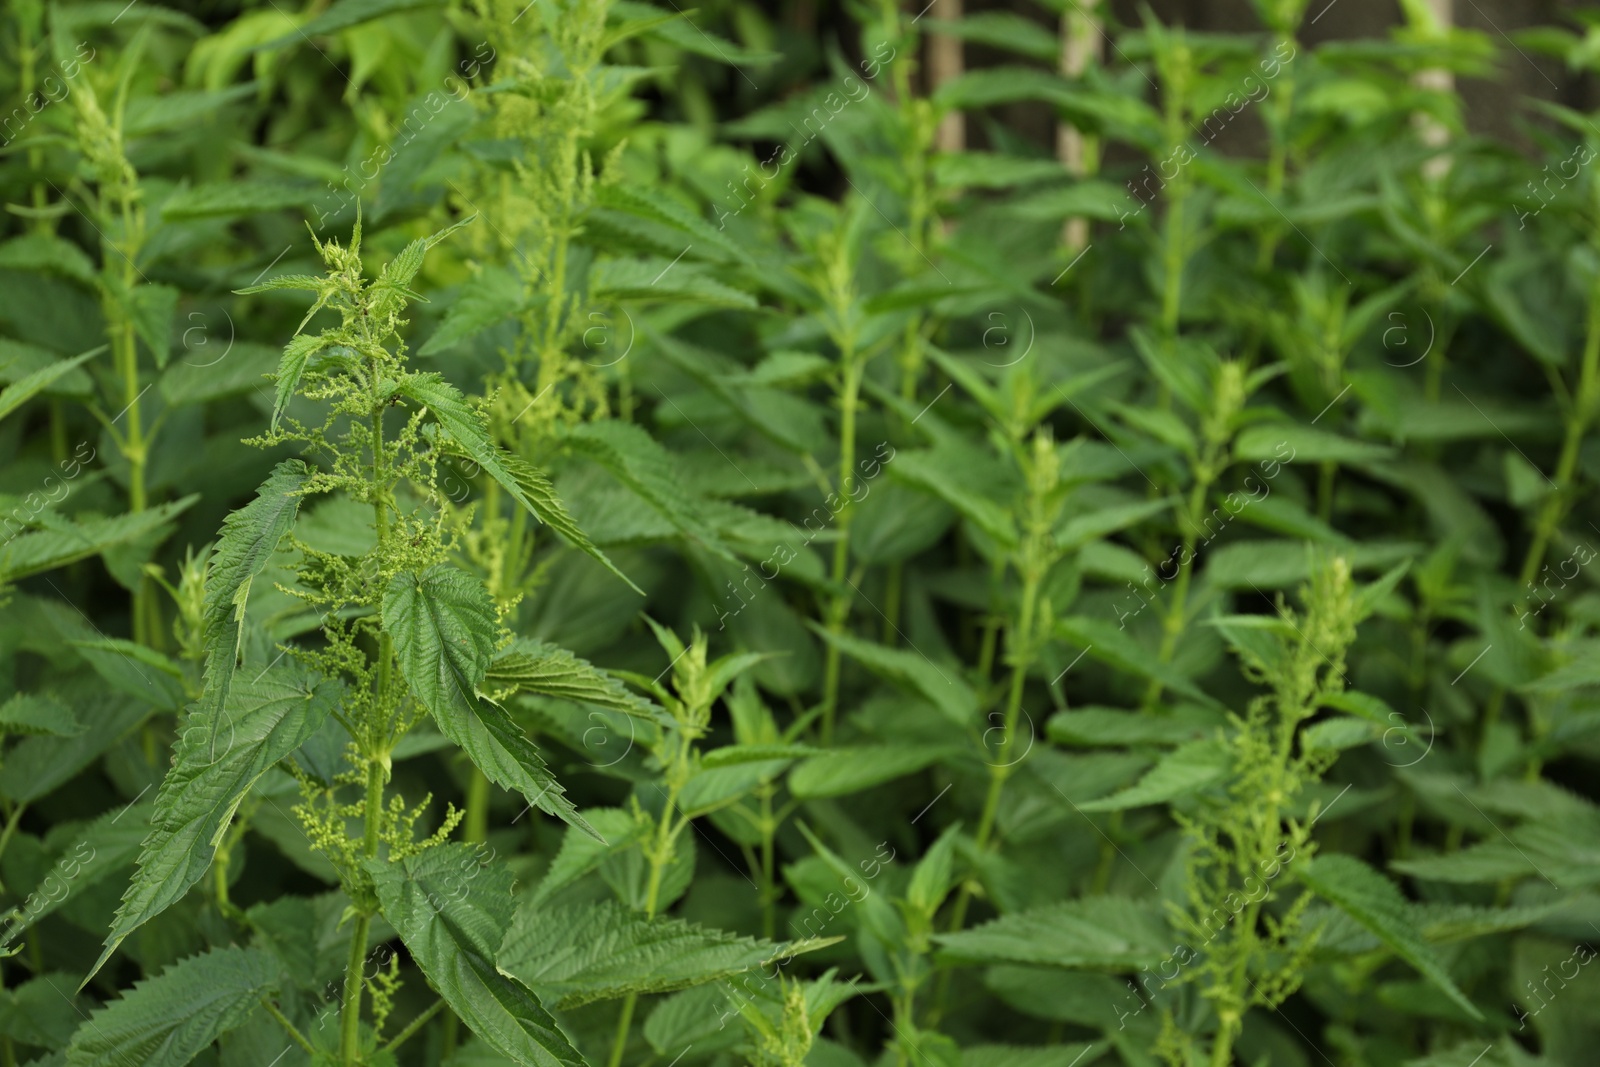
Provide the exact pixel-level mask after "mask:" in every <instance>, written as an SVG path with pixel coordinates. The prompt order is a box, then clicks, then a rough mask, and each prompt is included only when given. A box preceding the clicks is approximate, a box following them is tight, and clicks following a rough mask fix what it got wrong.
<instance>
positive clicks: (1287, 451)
mask: <svg viewBox="0 0 1600 1067" xmlns="http://www.w3.org/2000/svg"><path fill="white" fill-rule="evenodd" d="M1233 455H1234V458H1235V459H1237V460H1240V461H1243V462H1246V463H1254V462H1257V461H1267V460H1277V461H1278V462H1280V463H1377V462H1381V461H1383V460H1388V459H1393V458H1394V449H1392V448H1390V447H1389V446H1387V445H1378V444H1373V443H1371V442H1370V441H1356V440H1353V439H1351V438H1348V437H1341V436H1340V435H1338V434H1336V433H1332V432H1330V431H1328V430H1321V429H1318V428H1317V427H1315V426H1296V425H1293V424H1291V423H1287V422H1269V423H1261V424H1259V425H1256V426H1250V427H1247V428H1245V429H1244V430H1242V431H1241V432H1240V433H1239V436H1238V437H1237V438H1235V439H1234V443H1233Z"/></svg>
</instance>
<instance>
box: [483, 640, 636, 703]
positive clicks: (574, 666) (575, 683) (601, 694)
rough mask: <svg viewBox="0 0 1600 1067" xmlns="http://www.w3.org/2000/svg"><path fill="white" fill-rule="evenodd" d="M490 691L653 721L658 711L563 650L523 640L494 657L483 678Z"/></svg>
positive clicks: (590, 665) (618, 682) (587, 663)
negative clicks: (588, 706)
mask: <svg viewBox="0 0 1600 1067" xmlns="http://www.w3.org/2000/svg"><path fill="white" fill-rule="evenodd" d="M485 680H486V681H487V683H488V685H489V686H490V687H493V688H500V687H503V686H515V687H516V689H517V691H518V692H521V693H539V694H541V695H543V696H550V697H557V698H559V699H561V700H573V701H577V702H578V703H580V704H596V705H598V706H600V707H602V708H611V709H613V710H614V711H622V712H626V713H627V714H629V715H638V716H640V717H641V718H646V719H655V718H657V717H658V716H659V714H660V709H659V708H657V707H656V705H655V704H654V703H652V702H651V701H649V700H648V699H646V698H644V697H642V696H639V695H637V694H636V693H633V692H631V691H630V690H629V689H628V688H627V687H626V686H624V685H623V684H622V682H620V681H618V680H617V679H616V678H614V677H612V676H611V675H609V674H607V673H606V672H605V671H603V670H601V669H600V668H598V667H595V666H593V665H592V664H590V663H589V662H588V661H587V660H583V659H579V658H578V657H577V656H575V655H573V654H572V653H571V652H568V651H567V650H566V649H564V648H558V647H557V646H555V645H551V644H546V643H545V642H543V641H539V640H535V639H530V638H524V639H520V640H518V641H516V642H515V643H513V644H512V645H511V647H510V648H508V649H506V650H505V651H504V652H502V653H500V655H498V656H497V657H495V659H494V661H493V662H492V663H490V664H489V669H488V672H487V673H486V675H485Z"/></svg>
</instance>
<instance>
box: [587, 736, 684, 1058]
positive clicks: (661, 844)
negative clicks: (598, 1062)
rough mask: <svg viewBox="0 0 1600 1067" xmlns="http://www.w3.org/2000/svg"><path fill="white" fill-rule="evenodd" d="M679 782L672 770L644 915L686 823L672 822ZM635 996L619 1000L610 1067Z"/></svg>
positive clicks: (623, 1044)
mask: <svg viewBox="0 0 1600 1067" xmlns="http://www.w3.org/2000/svg"><path fill="white" fill-rule="evenodd" d="M684 748H685V749H687V748H688V742H687V741H685V742H684ZM681 786H682V780H681V779H680V778H678V777H677V775H676V774H674V780H673V784H672V787H671V790H670V791H669V792H668V794H667V805H666V807H665V808H663V809H662V812H661V822H660V824H659V825H658V826H657V827H656V841H655V845H654V846H653V847H652V848H651V850H650V855H649V856H648V859H649V861H650V881H649V884H648V886H647V888H646V889H645V897H644V914H645V918H646V919H654V918H655V917H656V908H657V906H658V905H659V903H660V899H661V873H662V871H663V870H664V869H665V868H666V866H667V863H668V862H669V861H670V860H671V858H672V852H673V848H674V844H673V842H674V841H675V840H676V838H677V836H678V831H679V830H682V829H683V828H684V826H686V825H688V819H684V820H683V821H682V822H680V823H678V825H677V826H676V827H674V826H673V825H672V812H673V810H674V809H675V808H676V807H677V805H678V790H679V789H680V788H681ZM638 999H639V995H638V994H637V993H629V994H628V996H627V998H626V999H625V1000H623V1002H622V1015H621V1016H620V1017H619V1018H618V1019H617V1036H616V1038H615V1039H614V1040H613V1041H612V1042H611V1058H610V1059H609V1060H608V1061H607V1063H608V1065H609V1067H620V1065H621V1063H622V1054H623V1053H624V1052H625V1051H627V1048H628V1031H629V1029H630V1028H631V1027H632V1026H633V1008H634V1005H635V1004H636V1003H637V1002H638Z"/></svg>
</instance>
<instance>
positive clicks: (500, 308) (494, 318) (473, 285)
mask: <svg viewBox="0 0 1600 1067" xmlns="http://www.w3.org/2000/svg"><path fill="white" fill-rule="evenodd" d="M526 298H527V294H526V292H525V287H524V284H523V281H522V279H521V278H519V277H518V276H517V275H516V273H515V272H513V271H510V270H507V269H505V268H504V267H488V268H485V269H484V271H483V272H482V273H480V274H479V275H478V276H477V277H476V278H474V279H473V280H472V281H471V282H469V283H468V284H467V285H466V286H465V288H464V289H463V291H462V293H461V295H460V296H459V297H457V298H456V302H455V303H454V304H451V305H450V310H449V311H447V312H445V315H444V321H443V322H441V323H440V324H439V328H438V329H437V330H435V331H434V332H433V336H432V337H430V338H428V343H427V344H425V345H423V346H422V347H421V348H420V349H419V350H418V351H417V355H418V356H431V355H434V354H436V353H439V352H447V351H449V350H450V349H452V348H454V347H455V346H456V345H458V344H460V343H461V342H462V341H465V340H466V339H467V338H469V337H472V336H475V335H476V334H478V333H481V332H482V331H484V330H486V329H488V328H489V327H491V326H493V325H495V324H496V323H498V322H504V321H505V320H507V319H509V318H511V317H512V316H513V315H515V314H516V313H517V312H518V311H520V310H521V309H522V306H523V301H524V300H525V299H526Z"/></svg>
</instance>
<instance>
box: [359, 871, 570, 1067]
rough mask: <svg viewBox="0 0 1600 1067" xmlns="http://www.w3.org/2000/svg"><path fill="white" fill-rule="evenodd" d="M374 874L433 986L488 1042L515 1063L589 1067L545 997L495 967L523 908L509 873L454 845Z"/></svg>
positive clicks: (381, 897) (391, 916)
mask: <svg viewBox="0 0 1600 1067" xmlns="http://www.w3.org/2000/svg"><path fill="white" fill-rule="evenodd" d="M367 871H368V872H369V873H370V874H371V875H372V881H373V886H374V888H375V889H376V890H377V894H378V901H379V903H380V904H381V905H382V907H383V915H384V918H386V919H388V920H389V923H390V924H391V925H392V926H393V927H394V929H395V932H396V933H398V934H399V935H400V940H401V941H403V942H405V946H406V950H407V951H408V952H409V953H410V954H411V958H412V959H413V960H414V961H415V962H416V964H417V966H418V968H420V969H421V971H422V973H423V975H424V976H425V977H426V978H427V979H428V984H429V985H431V986H433V988H434V989H435V990H436V991H437V992H438V994H439V995H440V996H441V997H443V998H444V1001H445V1003H447V1004H449V1005H450V1008H451V1010H452V1011H454V1012H455V1013H456V1015H457V1016H458V1017H459V1018H460V1019H461V1021H462V1022H464V1023H466V1025H467V1027H468V1028H469V1029H471V1030H472V1032H473V1033H474V1034H477V1035H478V1038H479V1039H480V1040H482V1041H483V1042H484V1043H485V1044H487V1045H489V1046H490V1047H491V1048H493V1049H494V1050H495V1051H496V1052H499V1053H500V1054H501V1055H502V1056H505V1057H507V1058H508V1059H510V1060H511V1061H512V1062H513V1063H518V1064H532V1065H535V1067H586V1064H585V1062H584V1059H583V1057H582V1056H580V1055H579V1054H578V1052H577V1050H576V1049H574V1048H573V1047H572V1042H571V1041H570V1040H568V1038H567V1036H566V1035H565V1034H563V1033H562V1032H561V1029H560V1028H559V1027H558V1026H557V1025H556V1021H555V1020H554V1019H553V1018H551V1017H550V1013H549V1012H548V1011H546V1010H545V1009H544V1007H543V1005H541V1004H540V1003H539V1000H538V998H537V997H535V996H534V995H533V994H532V993H530V992H529V991H528V990H526V989H524V988H523V987H522V986H521V985H519V984H517V983H516V982H514V981H512V980H511V979H510V978H507V977H506V976H505V975H503V974H501V973H500V971H498V970H497V969H496V967H495V962H494V961H495V956H496V953H497V952H498V950H499V948H500V941H501V938H502V937H504V935H505V932H506V930H507V929H508V928H509V927H510V926H511V922H512V916H513V912H514V909H515V906H516V905H515V901H514V900H513V899H512V896H511V889H512V883H513V881H514V876H513V875H512V873H511V871H510V869H509V868H507V867H506V866H504V865H503V864H502V865H498V866H494V865H487V864H486V863H485V861H484V859H483V858H482V856H481V855H480V852H479V850H478V849H475V848H473V847H472V846H470V845H464V844H451V845H441V846H438V847H436V848H431V849H429V850H427V851H426V852H423V853H422V854H420V855H416V856H408V857H406V858H405V859H403V860H400V861H399V862H393V861H386V860H382V859H371V860H368V861H367Z"/></svg>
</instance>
